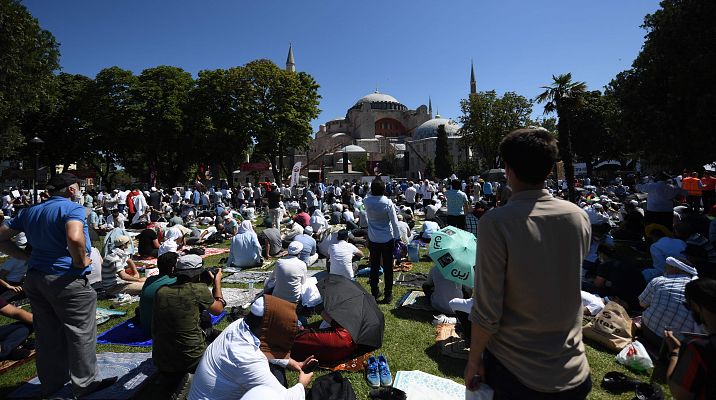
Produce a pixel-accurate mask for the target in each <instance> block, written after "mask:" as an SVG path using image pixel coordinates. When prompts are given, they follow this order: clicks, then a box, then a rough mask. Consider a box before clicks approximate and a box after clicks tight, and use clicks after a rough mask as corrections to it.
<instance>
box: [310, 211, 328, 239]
mask: <svg viewBox="0 0 716 400" xmlns="http://www.w3.org/2000/svg"><path fill="white" fill-rule="evenodd" d="M311 228H313V231H314V232H315V233H317V234H320V233H321V232H323V231H324V230H325V229H328V221H326V217H324V216H323V213H322V212H321V210H319V209H316V210H314V211H313V214H311Z"/></svg>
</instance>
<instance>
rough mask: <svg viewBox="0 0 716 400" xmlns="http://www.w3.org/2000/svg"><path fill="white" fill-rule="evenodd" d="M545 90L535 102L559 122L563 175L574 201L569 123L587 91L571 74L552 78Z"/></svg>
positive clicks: (583, 84)
mask: <svg viewBox="0 0 716 400" xmlns="http://www.w3.org/2000/svg"><path fill="white" fill-rule="evenodd" d="M542 89H545V91H544V92H542V93H541V94H540V95H538V96H537V98H536V99H535V101H537V102H538V103H544V113H545V114H549V113H553V112H556V113H557V117H558V118H559V122H558V124H557V131H558V137H559V153H560V157H561V158H562V161H563V162H564V175H565V179H566V180H567V188H568V191H569V200H570V201H573V200H574V199H575V190H574V164H573V157H572V141H571V123H572V117H573V114H574V110H575V109H576V108H577V107H578V104H579V102H580V101H581V97H582V95H583V94H584V92H585V91H586V90H587V85H586V84H585V83H584V82H573V81H572V74H571V73H567V74H562V75H558V76H554V75H553V76H552V85H550V86H543V87H542Z"/></svg>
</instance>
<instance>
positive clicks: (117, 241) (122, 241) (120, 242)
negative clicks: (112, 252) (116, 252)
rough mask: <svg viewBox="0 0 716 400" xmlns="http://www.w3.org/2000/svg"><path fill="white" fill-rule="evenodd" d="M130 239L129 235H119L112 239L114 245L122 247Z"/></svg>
mask: <svg viewBox="0 0 716 400" xmlns="http://www.w3.org/2000/svg"><path fill="white" fill-rule="evenodd" d="M131 241H132V239H130V238H129V236H124V235H121V236H117V238H116V239H114V245H115V246H116V247H122V246H126V245H128V244H129V243H130V242H131Z"/></svg>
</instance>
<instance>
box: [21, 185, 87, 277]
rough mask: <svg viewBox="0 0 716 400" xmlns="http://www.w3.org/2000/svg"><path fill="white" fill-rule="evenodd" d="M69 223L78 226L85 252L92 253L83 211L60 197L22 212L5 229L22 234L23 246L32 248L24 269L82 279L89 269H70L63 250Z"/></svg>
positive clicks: (67, 253)
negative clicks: (79, 226) (26, 243)
mask: <svg viewBox="0 0 716 400" xmlns="http://www.w3.org/2000/svg"><path fill="white" fill-rule="evenodd" d="M69 221H80V222H82V225H83V227H82V229H83V231H84V234H85V250H86V251H87V254H89V253H90V251H91V250H92V242H91V241H90V238H89V231H88V229H87V220H86V219H85V210H84V207H82V206H81V205H79V204H77V203H75V202H73V201H70V200H68V199H66V198H64V197H60V196H52V197H50V199H48V200H47V201H45V202H44V203H42V204H38V205H36V206H33V207H30V208H27V209H25V210H24V211H23V212H22V213H20V215H18V216H17V217H16V218H14V219H13V220H12V221H11V222H10V224H9V225H8V226H9V227H10V228H11V229H14V230H17V231H21V232H25V235H26V236H27V242H28V243H29V244H30V245H31V246H32V254H31V255H30V260H29V262H28V265H29V266H28V269H34V270H37V271H40V272H43V273H45V274H50V275H64V274H72V275H78V276H80V275H86V274H89V273H90V271H91V270H92V266H87V268H84V269H79V268H74V267H72V257H71V256H70V252H69V250H67V231H66V228H65V224H66V223H67V222H69Z"/></svg>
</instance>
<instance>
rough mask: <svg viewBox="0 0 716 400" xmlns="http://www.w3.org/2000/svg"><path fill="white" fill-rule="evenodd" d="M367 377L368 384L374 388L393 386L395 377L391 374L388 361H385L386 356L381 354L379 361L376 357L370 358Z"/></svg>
mask: <svg viewBox="0 0 716 400" xmlns="http://www.w3.org/2000/svg"><path fill="white" fill-rule="evenodd" d="M365 377H366V379H367V380H368V384H369V385H370V386H371V387H374V388H377V387H380V386H384V387H385V386H391V385H392V384H393V375H392V374H391V373H390V367H388V360H386V359H385V356H384V355H382V354H381V355H380V356H378V358H377V359H376V358H375V357H374V356H370V357H369V358H368V366H367V368H366V374H365Z"/></svg>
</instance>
